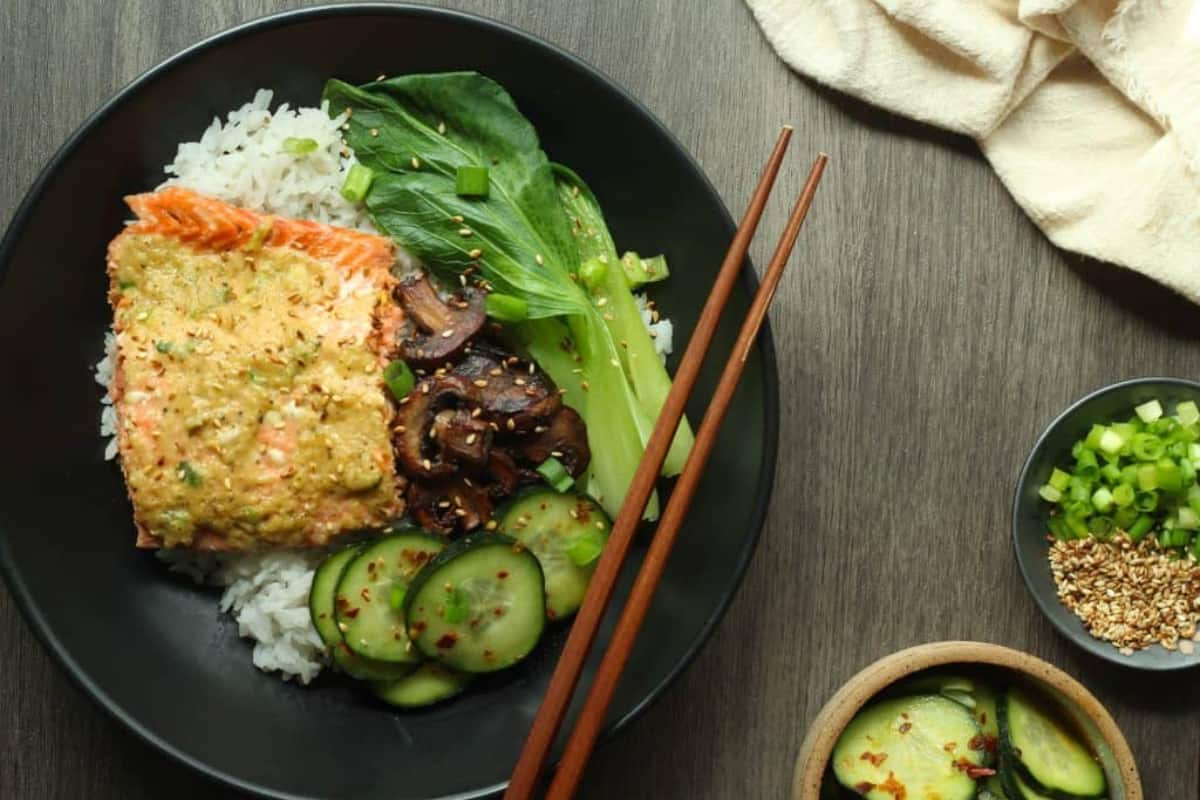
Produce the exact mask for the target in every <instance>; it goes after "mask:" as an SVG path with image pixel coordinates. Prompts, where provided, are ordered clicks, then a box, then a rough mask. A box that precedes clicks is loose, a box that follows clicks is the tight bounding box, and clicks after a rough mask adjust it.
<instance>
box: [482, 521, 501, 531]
mask: <svg viewBox="0 0 1200 800" xmlns="http://www.w3.org/2000/svg"><path fill="white" fill-rule="evenodd" d="M483 527H485V528H487V529H488V530H489V531H494V530H496V528H497V527H499V526H498V525H497V524H496V520H494V519H489V520H488V521H487V524H486V525H484V526H483Z"/></svg>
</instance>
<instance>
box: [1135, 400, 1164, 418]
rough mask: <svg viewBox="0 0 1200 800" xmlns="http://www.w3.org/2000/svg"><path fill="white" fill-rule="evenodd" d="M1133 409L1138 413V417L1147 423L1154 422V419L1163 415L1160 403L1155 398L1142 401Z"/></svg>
mask: <svg viewBox="0 0 1200 800" xmlns="http://www.w3.org/2000/svg"><path fill="white" fill-rule="evenodd" d="M1133 410H1134V412H1135V413H1136V414H1137V415H1138V419H1140V420H1141V421H1142V422H1147V423H1149V422H1154V420H1156V419H1158V418H1159V417H1161V416H1162V415H1163V407H1162V403H1160V402H1158V401H1157V400H1150V401H1148V402H1145V403H1142V404H1141V405H1140V406H1138V407H1137V408H1135V409H1133Z"/></svg>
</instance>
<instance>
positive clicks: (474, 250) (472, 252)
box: [467, 247, 483, 258]
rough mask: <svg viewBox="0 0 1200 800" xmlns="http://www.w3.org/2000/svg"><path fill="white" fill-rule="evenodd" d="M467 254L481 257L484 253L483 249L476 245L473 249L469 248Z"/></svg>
mask: <svg viewBox="0 0 1200 800" xmlns="http://www.w3.org/2000/svg"><path fill="white" fill-rule="evenodd" d="M467 255H468V256H470V257H471V258H479V257H480V256H481V255H483V251H482V250H480V249H479V248H478V247H476V248H475V249H473V250H468V251H467Z"/></svg>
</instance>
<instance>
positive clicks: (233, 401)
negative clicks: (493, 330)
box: [108, 188, 403, 549]
mask: <svg viewBox="0 0 1200 800" xmlns="http://www.w3.org/2000/svg"><path fill="white" fill-rule="evenodd" d="M126 202H127V203H128V204H129V206H130V208H132V209H133V210H134V212H135V213H136V214H137V217H138V219H137V220H136V221H134V222H132V223H131V224H129V225H128V226H127V227H126V228H125V230H124V231H122V232H121V234H120V235H118V236H117V237H116V238H115V239H114V240H113V241H112V242H111V243H110V245H109V249H108V274H109V279H110V289H109V301H110V304H111V305H112V308H113V316H114V329H115V331H116V336H117V361H116V373H115V377H114V381H113V384H112V394H113V402H114V406H115V407H116V409H117V414H118V425H117V428H118V431H117V434H118V447H119V451H120V455H121V464H122V468H123V469H124V471H125V478H126V484H127V486H128V488H129V495H130V499H131V500H132V502H133V508H134V520H135V524H136V526H137V531H138V539H137V544H138V546H139V547H184V548H186V547H191V548H198V549H251V548H254V547H257V546H266V545H275V546H309V545H320V544H324V543H325V542H327V541H329V540H330V539H331V538H333V537H335V536H338V535H339V534H342V533H346V532H349V531H352V530H359V529H362V528H372V527H381V526H383V525H385V524H386V523H387V522H388V521H389V520H391V519H392V518H394V517H395V516H397V515H398V514H399V513H400V512H401V511H402V510H403V504H402V501H401V500H400V499H399V498H400V497H401V496H402V491H403V485H401V480H402V479H399V478H397V477H396V474H395V470H394V464H393V454H392V448H391V443H390V433H389V423H390V421H391V417H392V407H391V405H390V403H389V401H388V399H387V395H386V388H385V386H384V383H383V377H382V370H383V366H384V365H385V364H386V363H387V362H388V361H389V360H390V359H391V358H392V357H393V356H394V354H395V335H394V332H395V330H396V328H397V327H398V326H399V324H400V323H401V322H402V318H403V312H402V311H401V310H400V309H399V307H398V306H397V305H396V304H395V303H394V301H393V299H392V289H393V288H394V286H395V278H394V277H393V276H392V274H391V266H392V264H393V262H394V258H395V253H394V248H393V246H392V244H391V242H390V241H388V240H387V239H385V238H383V237H380V236H375V235H373V234H369V233H363V232H360V231H353V230H348V229H344V228H336V227H332V226H329V225H323V224H320V223H317V222H310V221H302V220H293V219H286V218H282V217H275V216H271V215H264V214H258V213H255V212H253V211H248V210H246V209H242V208H237V207H235V206H231V205H229V204H227V203H224V202H221V201H219V200H216V199H214V198H211V197H207V196H205V195H201V194H198V193H196V192H193V191H190V190H186V189H181V188H167V189H163V190H160V191H157V192H152V193H147V194H139V195H133V196H131V197H128V198H126Z"/></svg>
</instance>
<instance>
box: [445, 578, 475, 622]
mask: <svg viewBox="0 0 1200 800" xmlns="http://www.w3.org/2000/svg"><path fill="white" fill-rule="evenodd" d="M445 609H446V612H445V614H444V615H443V616H442V619H444V620H446V622H449V623H450V624H451V625H457V624H459V623H460V622H466V621H467V615H468V613H469V612H470V609H469V608H468V607H467V597H466V595H465V594H464V593H463V590H462V589H459V588H458V587H457V586H456V587H454V590H453V591H451V592H450V596H449V597H448V598H446V606H445Z"/></svg>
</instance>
